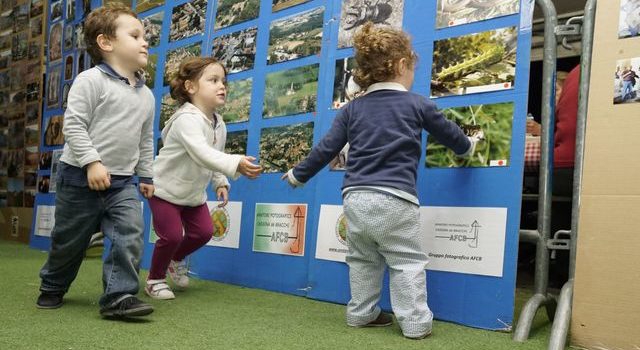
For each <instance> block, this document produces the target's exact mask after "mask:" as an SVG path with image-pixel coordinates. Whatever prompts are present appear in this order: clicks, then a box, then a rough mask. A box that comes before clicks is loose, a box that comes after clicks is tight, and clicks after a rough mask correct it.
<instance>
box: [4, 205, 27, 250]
mask: <svg viewBox="0 0 640 350" xmlns="http://www.w3.org/2000/svg"><path fill="white" fill-rule="evenodd" d="M32 222H33V208H0V239H4V240H9V241H16V242H22V243H26V244H28V243H29V235H30V234H31V223H32Z"/></svg>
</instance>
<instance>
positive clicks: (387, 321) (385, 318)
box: [363, 312, 393, 327]
mask: <svg viewBox="0 0 640 350" xmlns="http://www.w3.org/2000/svg"><path fill="white" fill-rule="evenodd" d="M392 323H393V316H391V314H388V313H386V312H380V315H378V317H377V318H376V319H375V320H373V321H371V322H369V323H367V324H365V325H364V326H363V327H386V326H391V324H392Z"/></svg>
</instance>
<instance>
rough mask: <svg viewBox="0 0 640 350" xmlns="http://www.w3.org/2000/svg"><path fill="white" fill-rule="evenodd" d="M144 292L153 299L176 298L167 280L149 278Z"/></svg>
mask: <svg viewBox="0 0 640 350" xmlns="http://www.w3.org/2000/svg"><path fill="white" fill-rule="evenodd" d="M144 292H145V293H146V294H147V295H148V296H150V297H151V298H153V299H157V300H171V299H175V297H176V296H175V295H174V294H173V292H172V291H171V288H169V285H168V284H167V281H165V280H163V279H162V280H147V285H146V286H145V287H144Z"/></svg>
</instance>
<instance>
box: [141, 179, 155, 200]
mask: <svg viewBox="0 0 640 350" xmlns="http://www.w3.org/2000/svg"><path fill="white" fill-rule="evenodd" d="M139 187H140V193H142V196H143V197H144V198H146V199H149V198H151V197H153V192H154V191H155V190H156V188H155V187H154V186H153V185H151V184H145V183H140V185H139Z"/></svg>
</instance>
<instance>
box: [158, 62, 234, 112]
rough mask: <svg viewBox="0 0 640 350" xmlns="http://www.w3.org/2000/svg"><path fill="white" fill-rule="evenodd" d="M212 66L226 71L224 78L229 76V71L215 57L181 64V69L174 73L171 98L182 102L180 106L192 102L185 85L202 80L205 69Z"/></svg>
mask: <svg viewBox="0 0 640 350" xmlns="http://www.w3.org/2000/svg"><path fill="white" fill-rule="evenodd" d="M211 64H218V65H220V67H222V70H223V71H224V76H225V77H226V76H227V69H226V68H225V67H224V66H223V65H222V63H220V61H218V60H217V59H215V58H213V57H190V58H187V59H185V60H184V61H182V62H180V67H179V68H178V70H177V71H176V72H175V73H173V75H172V78H171V90H170V92H171V97H172V98H173V99H175V100H177V101H178V102H180V104H183V103H185V102H191V96H189V92H188V91H187V88H186V87H185V86H184V83H185V82H186V81H187V80H190V81H192V82H195V81H196V80H198V79H200V77H201V76H202V72H204V69H205V68H207V66H209V65H211ZM225 84H226V83H225Z"/></svg>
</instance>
